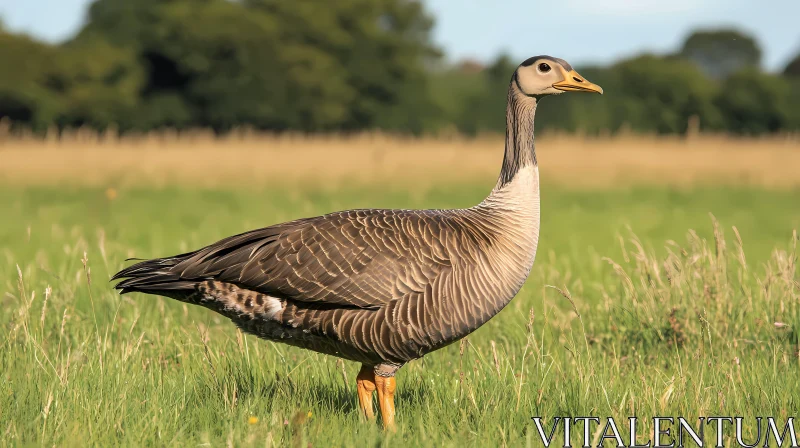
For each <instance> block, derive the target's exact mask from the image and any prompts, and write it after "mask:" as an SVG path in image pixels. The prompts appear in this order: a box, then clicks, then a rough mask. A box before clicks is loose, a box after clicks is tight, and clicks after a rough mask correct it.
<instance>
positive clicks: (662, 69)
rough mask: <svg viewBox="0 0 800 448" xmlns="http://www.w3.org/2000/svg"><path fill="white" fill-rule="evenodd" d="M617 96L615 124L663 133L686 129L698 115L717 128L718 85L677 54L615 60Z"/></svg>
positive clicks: (612, 103)
mask: <svg viewBox="0 0 800 448" xmlns="http://www.w3.org/2000/svg"><path fill="white" fill-rule="evenodd" d="M611 70H612V71H613V72H614V76H615V77H616V78H617V80H616V83H615V87H616V89H619V90H618V91H617V98H615V99H613V100H611V102H610V103H609V107H612V108H613V112H612V113H613V115H614V116H615V118H614V122H613V124H614V125H617V124H620V123H621V122H627V123H629V124H630V125H631V127H632V129H635V130H640V131H651V130H654V131H656V132H659V133H684V132H686V129H687V125H688V122H689V118H690V117H693V116H697V117H699V119H700V124H701V126H702V127H703V128H706V129H708V128H712V129H713V128H717V127H718V126H719V125H720V124H721V122H720V115H719V111H718V110H717V109H716V107H715V106H714V95H715V92H716V86H715V84H714V82H713V81H711V80H709V79H708V78H706V77H705V76H703V74H702V73H701V72H700V71H699V70H698V69H697V68H696V67H694V66H693V65H692V64H691V63H689V62H686V61H683V60H681V59H677V58H662V57H658V56H652V55H645V56H640V57H636V58H633V59H629V60H626V61H622V62H620V63H618V64H615V65H614V66H613V67H612V68H611Z"/></svg>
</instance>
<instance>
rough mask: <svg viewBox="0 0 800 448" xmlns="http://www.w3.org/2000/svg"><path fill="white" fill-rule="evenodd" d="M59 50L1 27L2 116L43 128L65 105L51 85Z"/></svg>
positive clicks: (0, 86)
mask: <svg viewBox="0 0 800 448" xmlns="http://www.w3.org/2000/svg"><path fill="white" fill-rule="evenodd" d="M56 55H57V51H56V50H55V49H54V48H53V47H50V46H48V45H45V44H41V43H39V42H35V41H34V40H32V39H30V38H28V37H26V36H19V35H14V34H9V33H5V32H2V31H0V61H3V63H2V64H0V118H3V117H6V118H8V119H10V120H12V121H14V122H19V123H27V124H28V125H30V126H33V127H34V128H36V129H44V128H46V127H47V126H48V125H49V124H50V123H52V122H53V121H54V120H55V117H56V116H57V115H58V114H59V112H60V111H61V109H62V104H61V103H60V99H59V97H58V95H57V93H55V92H53V91H52V89H50V88H49V87H48V84H49V82H50V80H51V78H52V77H53V76H54V74H55V73H56V72H57V66H56V64H55V58H56Z"/></svg>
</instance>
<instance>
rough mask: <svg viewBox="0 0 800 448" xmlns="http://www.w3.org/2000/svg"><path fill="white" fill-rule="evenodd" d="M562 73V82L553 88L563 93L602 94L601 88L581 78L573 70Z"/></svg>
mask: <svg viewBox="0 0 800 448" xmlns="http://www.w3.org/2000/svg"><path fill="white" fill-rule="evenodd" d="M563 72H564V80H563V81H561V82H557V83H555V84H553V88H556V89H558V90H563V91H565V92H597V93H599V94H600V95H602V94H603V88H602V87H600V86H598V85H597V84H594V83H591V82H589V81H587V80H586V78H584V77H583V76H581V75H579V74H578V72H576V71H575V70H571V71H569V72H567V71H566V70H564V71H563Z"/></svg>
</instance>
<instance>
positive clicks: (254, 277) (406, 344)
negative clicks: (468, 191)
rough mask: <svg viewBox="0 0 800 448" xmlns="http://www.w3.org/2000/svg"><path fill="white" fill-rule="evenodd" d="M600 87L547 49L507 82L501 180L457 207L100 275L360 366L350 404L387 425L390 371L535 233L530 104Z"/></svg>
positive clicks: (501, 275) (502, 291)
mask: <svg viewBox="0 0 800 448" xmlns="http://www.w3.org/2000/svg"><path fill="white" fill-rule="evenodd" d="M570 91H576V92H596V93H600V94H602V93H603V89H602V88H601V87H600V86H598V85H596V84H593V83H591V82H589V81H587V80H586V79H585V78H584V77H582V76H581V75H579V74H578V73H577V72H576V71H575V70H574V69H573V68H572V67H571V66H570V65H569V64H568V63H567V62H566V61H564V60H563V59H559V58H554V57H551V56H535V57H532V58H529V59H527V60H525V61H524V62H523V63H522V64H520V65H519V66H518V67H517V69H516V70H515V71H514V74H513V76H512V77H511V81H510V83H509V88H508V103H507V109H506V122H507V129H506V139H505V154H504V157H503V163H502V168H501V170H500V176H499V178H498V180H497V183H496V185H495V186H494V188H493V189H492V190H491V192H490V193H489V195H488V196H487V197H486V199H484V200H483V201H482V202H481V203H480V204H478V205H475V206H474V207H471V208H466V209H446V210H384V209H361V210H348V211H341V212H336V213H330V214H327V215H323V216H317V217H313V218H305V219H298V220H295V221H290V222H286V223H282V224H276V225H272V226H269V227H265V228H262V229H257V230H253V231H249V232H246V233H242V234H239V235H235V236H231V237H229V238H225V239H223V240H221V241H219V242H216V243H214V244H211V245H209V246H206V247H204V248H202V249H199V250H196V251H194V252H189V253H185V254H181V255H174V256H171V257H165V258H156V259H152V260H146V261H141V262H138V263H136V264H133V265H131V266H130V267H127V268H125V269H122V270H121V271H119V272H118V273H117V274H115V275H114V277H113V278H112V280H120V281H119V282H118V283H117V284H116V285H115V288H116V289H117V290H119V291H120V294H125V293H131V292H140V293H146V294H156V295H160V296H165V297H168V298H172V299H176V300H179V301H181V302H185V303H190V304H195V305H200V306H203V307H206V308H209V309H211V310H213V311H215V312H217V313H219V314H221V315H223V316H225V317H227V318H229V319H230V320H231V321H232V322H233V323H234V324H236V325H237V326H238V327H239V328H240V329H241V330H242V331H244V332H247V333H251V334H253V335H256V336H257V337H260V338H263V339H267V340H271V341H279V342H283V343H286V344H289V345H293V346H297V347H302V348H305V349H309V350H313V351H316V352H319V353H323V354H328V355H333V356H336V357H340V358H344V359H347V360H352V361H356V362H359V363H361V370H360V372H359V373H358V375H357V377H356V392H357V396H358V402H359V407H360V412H361V413H362V414H363V416H365V417H366V418H367V419H368V420H374V419H375V413H374V410H373V393H374V392H376V391H377V395H378V404H379V408H380V413H381V418H382V420H383V425H384V428H385V429H389V430H393V429H394V428H395V405H394V393H395V389H396V381H395V374H396V373H397V371H398V369H400V368H401V367H402V366H403V365H404V364H406V363H408V362H409V361H411V360H414V359H418V358H420V357H422V356H424V355H426V354H428V353H430V352H432V351H434V350H438V349H440V348H442V347H445V346H447V345H448V344H451V343H453V342H455V341H457V340H459V339H460V338H463V337H464V336H466V335H468V334H470V333H471V332H473V331H475V330H476V329H477V328H478V327H480V326H481V325H483V324H484V323H486V322H487V321H488V320H489V319H491V318H492V317H493V316H494V315H496V314H497V313H498V312H500V310H502V309H503V307H505V306H506V305H507V304H508V303H509V302H510V301H511V299H512V298H513V297H514V296H515V295H516V294H517V292H519V290H520V288H521V287H522V285H523V283H524V282H525V280H526V278H527V277H528V275H529V273H530V271H531V268H532V266H533V262H534V258H535V256H536V247H537V244H538V240H539V221H540V210H539V170H538V164H537V160H536V153H535V151H534V138H533V120H534V114H535V112H536V107H537V103H538V102H539V101H540V100H541V99H542V98H543V97H545V96H548V95H556V94H560V93H563V92H570Z"/></svg>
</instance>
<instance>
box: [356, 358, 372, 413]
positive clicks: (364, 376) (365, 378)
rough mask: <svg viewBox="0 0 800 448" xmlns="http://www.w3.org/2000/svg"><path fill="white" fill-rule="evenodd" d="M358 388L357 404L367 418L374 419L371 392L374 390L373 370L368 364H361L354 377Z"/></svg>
mask: <svg viewBox="0 0 800 448" xmlns="http://www.w3.org/2000/svg"><path fill="white" fill-rule="evenodd" d="M356 386H357V388H358V404H359V405H360V406H361V411H362V412H363V414H364V416H365V417H366V418H367V420H374V419H375V412H374V411H373V410H372V392H375V372H374V371H373V368H372V367H370V366H365V365H362V366H361V371H360V372H358V376H357V377H356Z"/></svg>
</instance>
